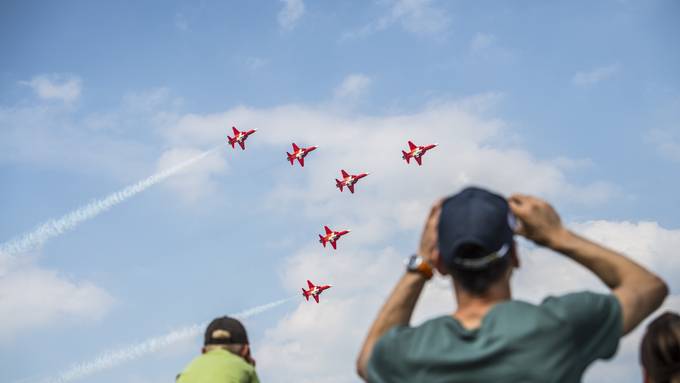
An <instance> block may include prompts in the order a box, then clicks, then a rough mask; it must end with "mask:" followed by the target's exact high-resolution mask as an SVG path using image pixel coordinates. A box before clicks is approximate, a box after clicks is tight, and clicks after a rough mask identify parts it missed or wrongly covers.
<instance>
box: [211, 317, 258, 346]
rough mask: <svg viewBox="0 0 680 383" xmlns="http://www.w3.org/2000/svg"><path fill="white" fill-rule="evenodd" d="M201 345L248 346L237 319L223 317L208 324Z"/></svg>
mask: <svg viewBox="0 0 680 383" xmlns="http://www.w3.org/2000/svg"><path fill="white" fill-rule="evenodd" d="M203 344H204V345H209V344H249V343H248V334H247V333H246V328H245V327H243V325H242V324H241V322H239V321H238V320H237V319H234V318H231V317H228V316H223V317H221V318H217V319H214V320H213V321H212V322H210V324H209V325H208V328H207V329H206V330H205V340H204V342H203Z"/></svg>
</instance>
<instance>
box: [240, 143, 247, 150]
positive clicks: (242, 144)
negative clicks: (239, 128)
mask: <svg viewBox="0 0 680 383" xmlns="http://www.w3.org/2000/svg"><path fill="white" fill-rule="evenodd" d="M238 144H239V145H240V146H241V149H242V150H245V149H246V144H245V143H244V142H243V141H239V143H238Z"/></svg>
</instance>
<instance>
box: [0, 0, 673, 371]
mask: <svg viewBox="0 0 680 383" xmlns="http://www.w3.org/2000/svg"><path fill="white" fill-rule="evenodd" d="M678 16H680V5H679V4H678V3H677V2H674V1H670V0H669V1H645V2H643V1H623V0H622V1H604V0H603V1H597V2H592V1H579V2H564V3H560V4H557V3H546V2H530V1H524V2H514V3H507V2H490V1H489V2H487V1H477V2H444V1H428V0H398V1H397V0H394V1H391V0H379V1H343V2H331V1H316V2H313V1H308V0H307V1H302V0H296V1H293V0H289V1H259V2H211V1H202V2H145V3H144V4H140V3H139V2H116V3H111V4H101V3H100V4H96V3H94V2H86V1H70V2H56V1H54V2H40V3H38V2H18V1H17V2H3V4H2V5H0V50H1V52H2V57H3V59H2V60H0V180H1V184H2V188H0V207H1V210H2V212H3V214H2V216H3V218H2V219H1V220H0V242H4V241H7V240H10V239H12V238H14V237H16V236H18V235H21V234H23V233H25V232H28V231H30V230H32V229H33V228H34V227H36V226H37V225H38V224H40V223H42V222H44V221H45V220H47V219H50V218H53V217H59V216H61V215H63V214H65V213H67V212H69V211H70V210H72V209H75V208H77V207H79V206H81V205H83V204H85V203H87V202H89V201H91V200H93V199H97V198H100V197H103V196H105V195H107V194H108V193H110V192H113V191H115V190H118V189H121V188H123V187H125V186H126V185H128V184H131V183H133V182H136V181H137V180H140V179H143V178H145V177H147V176H149V175H151V174H153V173H154V172H156V171H159V170H161V169H165V168H167V167H168V166H171V165H172V164H176V163H178V162H181V161H182V160H185V159H187V158H190V157H191V156H194V155H196V154H198V153H200V151H202V150H208V149H210V148H212V147H215V146H216V145H220V144H221V143H223V140H224V138H225V136H226V133H227V129H228V128H229V127H230V126H231V125H237V126H239V127H243V128H251V127H252V128H258V132H257V133H256V134H255V135H253V136H252V137H251V138H250V139H249V142H248V150H247V151H245V152H240V151H238V152H235V151H233V150H231V148H227V147H226V146H225V147H224V148H223V149H221V150H220V151H219V152H218V153H217V154H215V155H211V156H210V157H208V158H206V159H205V160H202V161H200V162H199V163H197V164H196V165H194V166H192V167H191V168H189V169H187V170H186V171H184V172H182V173H180V174H177V175H176V176H174V177H172V178H170V179H168V180H167V181H166V182H163V183H161V184H159V185H157V186H154V187H152V188H150V189H149V190H147V191H145V192H143V193H141V194H139V195H137V196H135V197H133V198H132V199H130V200H128V201H126V202H124V203H122V204H120V205H118V206H116V207H114V208H113V209H111V210H110V211H108V212H105V213H103V214H101V215H100V216H98V217H96V218H95V219H92V220H90V221H87V222H85V223H83V224H82V225H80V226H78V227H77V228H76V229H75V230H73V231H70V232H68V233H65V234H64V235H62V236H59V237H57V238H54V239H52V240H51V241H49V242H48V243H46V244H45V246H43V247H42V248H40V249H37V250H35V251H32V252H30V253H27V254H22V255H21V256H20V257H18V260H15V261H12V262H9V261H4V260H3V259H0V291H2V290H4V293H5V294H2V295H0V314H3V315H0V317H3V316H4V318H5V319H0V325H1V327H4V328H5V330H4V331H0V361H1V362H0V379H1V380H3V381H16V380H19V379H23V378H27V377H31V376H37V377H38V378H40V377H50V376H55V375H56V374H57V373H58V372H59V371H62V370H64V369H65V368H67V367H68V366H69V365H71V364H73V363H76V362H79V361H84V360H87V359H89V358H91V357H92V356H93V355H95V354H97V353H99V352H101V351H104V350H107V349H111V348H115V347H118V346H124V345H127V344H129V343H133V342H136V341H141V340H144V339H146V338H148V337H151V336H157V335H162V334H164V333H165V332H167V331H170V330H172V329H174V328H175V327H177V326H182V325H187V324H192V323H196V322H203V321H205V320H209V319H211V318H212V317H214V316H217V315H220V314H224V313H231V312H237V311H240V310H243V309H246V308H249V307H253V306H256V305H259V304H263V303H267V302H271V301H274V300H277V299H281V298H285V297H288V296H290V295H292V294H296V293H297V291H299V287H301V286H302V285H303V284H304V281H305V279H307V278H311V279H313V280H314V279H318V280H319V282H329V283H332V284H333V285H334V286H336V287H334V289H332V290H329V291H328V292H327V293H328V294H327V295H328V299H327V300H325V301H324V302H322V303H323V304H321V305H318V306H316V305H314V306H310V305H305V304H303V303H305V302H298V301H294V302H291V303H289V304H286V305H284V306H281V307H279V308H276V309H274V310H272V311H269V312H267V313H264V314H261V315H260V316H257V317H253V318H251V319H249V320H248V321H247V325H248V328H249V330H250V331H251V333H252V338H253V339H254V347H255V350H254V351H255V357H256V358H257V359H258V361H259V362H260V363H259V370H260V373H261V375H262V376H263V377H264V378H267V381H305V380H308V381H314V382H319V381H329V382H331V381H332V382H352V381H356V380H357V379H356V378H355V376H354V372H353V366H352V364H351V363H352V361H353V358H354V356H355V353H356V350H357V349H358V347H359V345H360V342H361V340H362V337H363V335H364V334H365V331H366V330H367V326H368V323H369V322H370V320H371V319H372V318H373V316H374V315H375V313H376V311H377V309H378V307H379V305H380V303H381V301H382V299H383V298H384V296H385V294H386V293H387V291H388V290H389V289H390V288H391V286H392V284H393V282H394V281H395V280H396V278H397V277H398V276H399V273H400V271H401V263H400V262H401V259H402V258H404V257H406V256H407V255H408V254H410V253H411V252H412V251H413V249H414V248H415V245H416V243H417V237H418V234H419V230H420V224H421V221H422V220H423V219H424V217H425V214H426V213H427V207H428V206H429V204H430V203H431V202H432V201H433V200H434V199H435V198H436V197H438V196H441V195H445V194H449V193H452V192H454V191H456V190H458V189H459V188H461V187H463V186H464V185H466V184H469V183H476V184H482V185H486V186H488V187H491V188H494V189H495V190H498V191H500V192H502V193H504V194H506V195H507V194H510V193H512V192H515V191H519V192H526V193H535V194H538V195H541V196H543V197H545V198H548V199H550V200H551V201H552V202H553V203H554V204H555V205H556V206H557V207H558V209H559V210H560V211H561V213H562V214H563V217H564V220H565V221H566V222H568V223H569V224H570V225H571V226H573V227H574V228H575V229H577V230H580V231H581V232H583V233H584V234H586V235H589V236H591V237H593V238H596V239H600V240H602V241H605V242H606V243H607V244H608V245H609V246H612V247H614V248H617V249H619V250H621V251H626V252H628V253H629V254H631V256H633V257H635V258H636V259H637V260H638V261H640V262H642V263H644V264H646V265H648V266H650V267H652V268H655V269H657V271H659V272H660V273H662V275H663V276H664V277H666V278H667V279H669V280H680V278H678V277H680V262H678V261H677V260H673V259H672V254H674V253H673V252H674V251H675V249H676V248H677V246H676V245H680V218H678V216H677V214H676V210H677V207H678V206H680V197H678V196H679V195H680V193H678V192H677V189H678V187H679V186H680V184H679V183H678V181H677V176H676V174H678V169H679V167H680V125H679V122H678V121H680V72H679V71H678V69H677V68H680V52H679V51H678V50H677V49H674V48H675V45H677V42H676V41H675V40H676V39H677V38H676V37H677V36H678V35H679V34H680V26H678V23H677V22H676V21H677V18H678ZM411 138H412V139H414V140H416V142H418V143H420V142H422V143H423V144H424V143H428V142H439V143H441V144H442V145H440V147H439V148H437V149H436V150H435V151H432V152H431V153H429V154H428V157H427V158H426V159H425V163H424V166H423V167H422V168H415V167H405V164H403V163H400V158H399V157H398V156H399V151H400V150H401V146H405V144H406V140H407V139H411ZM293 141H296V142H297V143H299V144H305V145H307V144H318V145H320V149H319V150H317V151H316V152H314V153H312V154H310V156H309V157H308V158H307V164H306V165H307V166H306V167H305V169H299V168H291V167H290V166H289V165H288V163H286V162H285V157H284V156H283V154H284V152H285V151H286V150H288V149H289V147H290V143H291V142H293ZM340 168H347V169H348V170H351V171H355V172H358V171H364V170H366V171H371V172H372V173H373V174H372V175H371V176H369V177H368V178H366V179H365V180H362V183H361V184H360V185H358V187H357V189H358V193H357V194H355V195H352V196H349V195H345V194H339V193H338V192H337V191H336V190H334V188H333V181H332V179H333V178H335V177H337V175H338V174H339V169H340ZM325 224H329V225H330V226H331V227H333V226H338V227H339V228H343V227H347V228H349V229H351V230H352V233H351V234H350V235H348V236H347V237H346V238H343V240H342V243H340V245H341V246H340V248H339V250H338V251H337V252H335V253H331V252H330V251H324V249H323V248H321V247H320V245H319V244H318V243H316V242H315V237H316V235H317V232H320V230H321V229H322V227H323V225H325ZM525 253H526V258H527V260H526V261H525V262H524V263H525V265H526V266H525V267H524V268H523V270H521V271H520V272H519V273H518V276H517V280H518V282H517V287H516V289H515V290H516V292H517V294H518V296H519V297H520V298H523V299H527V300H540V297H542V296H544V295H546V294H548V293H560V292H563V291H569V290H574V289H582V288H594V289H602V287H601V286H600V285H599V284H598V283H597V282H596V281H595V280H593V279H592V277H590V276H588V275H587V274H586V273H584V272H583V271H581V270H578V269H577V268H576V267H575V266H573V265H570V264H568V263H567V262H565V261H563V260H561V259H560V258H559V257H558V256H556V255H553V254H544V253H542V252H541V251H540V250H536V249H534V248H532V247H526V250H525ZM533 255H536V257H537V258H536V259H537V260H533V259H534V258H533ZM3 262H5V263H3ZM569 273H574V275H575V276H574V277H571V276H570V275H571V274H569ZM556 274H558V275H559V277H556V276H555V275H556ZM550 276H552V277H550ZM439 282H441V283H440V284H439V285H438V286H440V287H441V284H444V283H445V282H443V281H439ZM541 283H543V284H544V285H545V291H540V292H535V291H534V290H536V289H535V288H533V289H532V288H530V287H533V286H535V285H536V284H541ZM679 288H680V285H677V284H675V283H673V282H672V283H671V294H672V296H671V298H669V300H668V302H667V306H668V307H672V308H675V309H676V310H678V309H679V308H680V298H679V296H680V290H678V289H679ZM534 294H538V295H534ZM453 307H454V304H453V301H452V298H451V297H450V293H449V291H448V290H447V289H445V288H437V287H432V288H429V289H428V292H427V293H426V295H425V296H424V297H423V301H422V303H421V305H420V306H419V308H418V310H419V311H418V314H417V316H416V317H417V320H422V319H424V318H427V317H431V316H433V315H441V314H444V313H447V312H450V311H451V310H452V309H453ZM8 318H9V319H8ZM347 321H349V322H351V323H352V324H351V325H350V324H348V323H347ZM348 327H351V328H348ZM637 336H639V334H637V335H633V336H631V337H630V340H628V341H627V343H626V344H625V346H622V349H621V352H620V355H619V356H618V357H617V358H616V359H615V360H614V361H613V362H611V363H609V364H602V365H600V366H597V367H596V368H595V369H593V371H591V372H589V375H588V376H587V379H586V380H592V381H602V380H603V376H611V375H608V374H611V373H612V371H622V372H620V374H621V376H626V374H628V375H630V376H634V377H635V378H629V380H628V381H631V382H633V381H638V379H637V376H638V375H637V374H638V373H639V372H638V370H637V367H636V362H635V360H636V359H635V350H634V345H635V342H636V339H637V338H636V337H637ZM320 339H322V340H323V341H322V342H321V341H320ZM27 340H28V341H27ZM36 340H39V341H38V343H39V346H38V347H36ZM197 350H198V340H196V339H194V340H192V341H191V342H184V343H180V344H177V345H175V346H173V347H171V348H169V349H168V350H164V351H163V352H159V353H155V355H150V356H147V357H144V358H140V359H139V360H136V361H134V362H130V363H127V364H125V365H121V366H119V367H117V368H114V369H111V370H108V371H102V372H100V373H97V374H96V375H92V376H90V377H89V378H88V379H91V380H94V381H101V382H109V381H111V382H112V381H121V380H122V381H132V382H135V381H139V382H156V381H158V382H160V381H167V380H168V379H172V378H173V377H174V375H175V373H176V372H178V371H180V370H181V369H182V367H183V366H184V364H185V363H186V362H188V360H189V359H190V358H191V357H192V356H193V355H195V353H196V352H197ZM309 358H317V359H318V360H317V361H316V363H314V366H309V365H308V364H309V363H307V362H306V361H307V360H309ZM282 371H285V374H282ZM282 379H283V380H282ZM616 381H625V380H616Z"/></svg>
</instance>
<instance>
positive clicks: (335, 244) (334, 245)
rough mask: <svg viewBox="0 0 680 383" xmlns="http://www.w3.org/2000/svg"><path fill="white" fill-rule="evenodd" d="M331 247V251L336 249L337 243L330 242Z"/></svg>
mask: <svg viewBox="0 0 680 383" xmlns="http://www.w3.org/2000/svg"><path fill="white" fill-rule="evenodd" d="M331 246H333V249H337V248H338V245H337V242H335V241H333V242H331Z"/></svg>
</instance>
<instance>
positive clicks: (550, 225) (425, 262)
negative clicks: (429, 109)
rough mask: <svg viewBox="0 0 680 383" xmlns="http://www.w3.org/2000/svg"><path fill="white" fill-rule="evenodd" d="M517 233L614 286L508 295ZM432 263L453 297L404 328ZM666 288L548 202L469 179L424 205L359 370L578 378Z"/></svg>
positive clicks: (394, 378) (415, 376)
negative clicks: (415, 237) (568, 222)
mask: <svg viewBox="0 0 680 383" xmlns="http://www.w3.org/2000/svg"><path fill="white" fill-rule="evenodd" d="M514 234H519V235H522V236H524V237H526V238H527V239H529V240H532V241H534V242H535V243H536V244H538V245H541V246H545V247H548V248H550V249H552V250H554V251H556V252H558V253H561V254H563V255H564V256H566V257H568V258H571V259H572V260H573V261H576V262H577V263H579V264H581V265H582V266H584V267H586V268H587V269H589V270H590V271H591V272H593V273H594V274H595V275H596V276H597V277H599V278H600V280H602V282H604V283H605V284H606V285H607V286H608V287H609V288H610V289H611V294H596V293H592V292H587V291H584V292H578V293H572V294H567V295H563V296H557V297H548V298H547V299H545V300H544V301H543V302H542V303H541V304H540V305H533V304H529V303H526V302H522V301H518V300H513V299H512V297H511V291H510V279H511V276H512V273H513V269H514V268H517V267H519V257H518V254H517V246H516V244H515V241H514ZM433 270H437V271H438V272H439V273H441V274H444V275H451V276H452V279H453V286H454V291H455V296H456V300H457V302H458V306H457V308H456V310H455V312H454V313H453V314H451V315H446V316H442V317H438V318H434V319H431V320H429V321H426V322H425V323H423V324H421V325H420V326H418V327H410V326H409V321H410V318H411V314H412V313H413V309H414V307H415V305H416V302H417V301H418V297H419V296H420V293H421V291H422V289H423V286H424V285H425V282H426V281H427V280H429V279H430V278H431V277H432V275H433ZM546 272H549V270H546ZM539 287H540V286H537V288H539ZM667 293H668V289H667V287H666V284H665V283H664V282H663V281H662V280H661V279H660V278H658V277H657V276H656V275H654V274H652V273H651V272H649V271H648V270H646V269H644V268H643V267H641V266H640V265H638V264H637V263H635V262H633V261H631V260H630V259H628V258H626V257H625V256H623V255H621V254H618V253H616V252H614V251H612V250H609V249H607V248H604V247H602V246H600V245H598V244H595V243H593V242H591V241H589V240H587V239H585V238H583V237H581V236H579V235H577V234H575V233H573V232H571V231H570V230H568V229H566V228H565V227H563V226H562V223H561V221H560V218H559V216H558V214H557V213H556V212H555V210H554V209H553V208H552V206H550V205H549V204H548V203H546V202H545V201H542V200H540V199H538V198H535V197H531V196H525V195H514V196H512V197H510V198H509V199H508V200H506V199H505V198H503V197H501V196H499V195H497V194H494V193H491V192H489V191H487V190H484V189H480V188H467V189H464V190H463V191H461V192H460V193H458V194H456V195H453V196H451V197H449V198H447V199H445V200H443V201H439V202H438V203H436V204H435V206H434V207H433V208H432V211H431V213H430V216H429V217H428V220H427V222H426V224H425V229H424V230H423V235H422V237H421V243H420V248H419V251H418V254H415V255H413V256H412V257H411V258H410V260H409V262H408V265H407V272H406V274H405V275H404V276H403V277H402V278H401V280H400V281H399V282H398V283H397V286H396V287H395V289H394V290H393V292H392V294H391V296H390V297H389V298H388V300H387V302H386V303H385V304H384V306H383V307H382V309H381V310H380V312H379V313H378V317H377V318H376V320H375V322H374V323H373V326H372V327H371V329H370V330H369V333H368V335H367V337H366V340H365V341H364V345H363V347H362V350H361V352H360V353H359V357H358V359H357V371H358V373H359V375H360V376H361V377H362V378H364V379H365V380H367V381H369V382H376V383H382V382H579V381H580V380H581V376H582V374H583V372H584V370H585V369H586V368H587V367H588V366H589V365H590V364H591V363H592V362H594V361H595V360H597V359H606V358H610V357H612V356H613V355H614V354H615V353H616V349H617V347H618V343H619V338H621V336H623V335H625V334H627V333H628V332H630V331H631V330H632V329H633V328H635V326H637V325H638V324H639V323H640V322H641V321H642V320H643V319H644V318H645V317H647V316H648V315H650V314H651V313H652V312H653V311H654V310H655V309H656V308H658V307H659V306H660V305H661V303H662V302H663V300H664V298H665V296H666V295H667Z"/></svg>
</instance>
